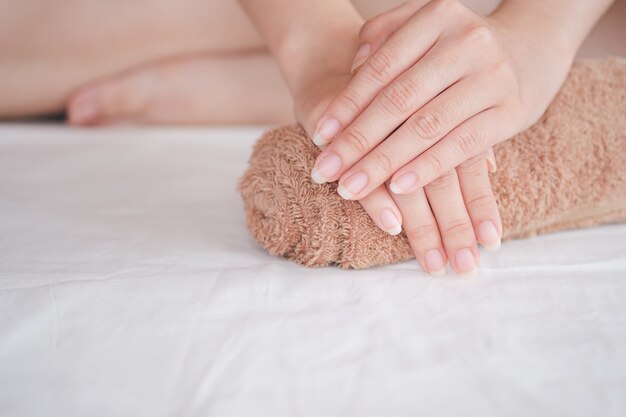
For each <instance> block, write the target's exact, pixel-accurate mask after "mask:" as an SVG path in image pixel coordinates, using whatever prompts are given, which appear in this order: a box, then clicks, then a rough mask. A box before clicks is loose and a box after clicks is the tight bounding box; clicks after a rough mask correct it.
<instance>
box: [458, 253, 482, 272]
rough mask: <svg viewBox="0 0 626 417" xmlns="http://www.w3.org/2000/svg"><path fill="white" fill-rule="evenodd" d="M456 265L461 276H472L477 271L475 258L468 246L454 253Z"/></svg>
mask: <svg viewBox="0 0 626 417" xmlns="http://www.w3.org/2000/svg"><path fill="white" fill-rule="evenodd" d="M456 267H457V269H458V271H459V275H461V276H462V277H463V278H474V277H475V276H476V273H477V272H478V266H477V265H476V258H475V257H474V254H473V253H472V250H471V249H469V248H464V249H461V250H460V251H458V252H457V253H456Z"/></svg>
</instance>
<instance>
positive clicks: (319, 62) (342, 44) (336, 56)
mask: <svg viewBox="0 0 626 417" xmlns="http://www.w3.org/2000/svg"><path fill="white" fill-rule="evenodd" d="M362 25H363V19H362V18H361V17H360V16H358V15H354V16H350V17H349V18H347V19H345V20H343V21H342V22H340V23H337V22H327V23H326V24H325V25H323V27H320V28H318V29H316V30H315V31H299V32H298V33H294V34H290V36H288V37H286V38H285V39H282V40H281V41H280V42H277V44H276V47H275V49H274V51H273V54H274V57H275V59H276V61H277V63H278V66H279V68H280V69H281V71H282V73H283V76H284V78H285V80H286V81H287V84H288V86H289V89H290V90H291V92H292V94H295V93H296V92H297V91H299V90H301V89H302V88H304V87H306V86H307V85H308V84H310V83H311V82H312V81H313V80H315V79H319V78H320V77H324V76H325V75H327V74H340V73H349V72H350V66H351V65H352V60H353V59H354V54H355V53H356V50H357V48H358V42H359V30H360V29H361V26H362Z"/></svg>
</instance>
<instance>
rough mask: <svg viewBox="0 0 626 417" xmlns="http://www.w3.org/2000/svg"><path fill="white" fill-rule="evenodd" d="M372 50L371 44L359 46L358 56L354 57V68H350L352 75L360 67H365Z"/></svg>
mask: <svg viewBox="0 0 626 417" xmlns="http://www.w3.org/2000/svg"><path fill="white" fill-rule="evenodd" d="M371 50H372V47H371V46H370V44H369V43H364V44H363V45H361V46H359V49H358V50H357V51H356V55H355V56H354V61H353V62H352V67H351V68H350V72H351V73H353V72H354V71H355V70H356V69H357V68H358V67H360V66H361V65H363V63H364V62H365V60H366V59H367V57H368V56H369V54H370V51H371Z"/></svg>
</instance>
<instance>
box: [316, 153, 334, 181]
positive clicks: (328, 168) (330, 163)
mask: <svg viewBox="0 0 626 417" xmlns="http://www.w3.org/2000/svg"><path fill="white" fill-rule="evenodd" d="M340 169H341V158H339V155H337V154H335V153H328V154H326V155H323V156H321V157H320V158H319V159H318V163H317V164H316V165H315V166H314V167H313V170H312V171H311V178H312V179H313V181H315V182H316V183H318V184H324V183H325V182H328V181H329V180H331V179H332V178H333V177H334V176H335V175H337V173H338V172H339V170H340Z"/></svg>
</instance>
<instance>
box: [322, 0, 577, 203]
mask: <svg viewBox="0 0 626 417" xmlns="http://www.w3.org/2000/svg"><path fill="white" fill-rule="evenodd" d="M508 3H513V2H508ZM552 3H554V2H552ZM422 4H423V1H417V2H416V1H412V2H407V3H405V4H403V5H401V6H399V7H398V8H396V9H393V10H391V11H389V12H387V13H385V14H382V15H380V16H378V17H376V18H374V19H372V20H370V21H369V22H367V23H366V24H365V25H364V26H363V28H362V30H361V33H360V45H361V46H360V47H359V49H358V52H357V54H356V56H355V60H354V63H353V70H354V71H355V75H354V78H353V79H352V80H351V81H350V83H349V84H348V85H347V86H346V87H345V88H344V89H343V90H342V91H341V92H340V93H339V95H338V96H336V97H335V99H334V100H333V101H332V103H331V104H330V106H329V107H328V108H327V109H326V111H324V112H323V114H321V115H320V118H319V119H318V120H317V121H316V129H315V134H314V142H315V143H316V144H318V145H325V144H328V146H327V148H326V149H325V150H324V152H323V153H322V154H321V155H320V156H319V157H318V159H317V161H316V166H315V169H314V170H313V173H312V176H313V179H314V180H315V179H317V180H319V181H321V182H324V181H336V180H338V181H339V188H338V191H339V193H340V195H341V196H342V197H343V198H345V199H355V200H360V199H363V198H365V197H366V196H368V195H369V194H370V193H371V192H372V191H373V190H376V189H377V187H379V186H380V185H381V184H383V183H385V182H386V181H388V180H390V181H391V182H390V187H389V188H390V189H391V191H392V192H393V193H394V194H397V195H401V194H407V193H413V192H415V191H416V190H418V189H420V188H421V187H424V186H425V185H426V184H428V183H430V182H431V181H433V180H435V179H436V178H439V177H441V175H442V174H444V173H445V172H450V170H451V169H453V168H454V167H456V166H459V164H461V163H463V162H464V161H467V160H468V159H469V158H472V157H474V156H476V155H479V154H481V153H482V152H485V151H486V150H488V149H489V148H490V147H491V146H492V145H494V144H496V143H498V142H501V141H503V140H505V139H507V138H509V137H511V136H513V135H515V134H516V133H518V132H520V131H522V130H523V129H525V128H527V127H529V126H530V125H532V124H533V123H534V122H535V121H536V120H538V118H539V117H540V116H541V114H543V112H544V110H545V109H546V108H547V106H548V104H549V103H550V101H551V100H552V98H553V97H554V95H555V94H556V93H557V91H558V89H559V87H560V86H561V84H562V82H563V80H564V79H565V76H566V74H567V70H568V68H569V66H570V65H571V58H572V57H573V54H572V53H571V50H572V49H574V48H572V47H569V46H568V47H564V46H562V45H561V44H560V43H559V42H557V40H553V39H551V38H550V36H547V38H548V39H542V38H541V37H539V36H538V35H550V33H548V34H546V33H534V32H539V28H538V27H537V26H541V25H540V24H537V25H535V26H533V25H531V24H528V23H529V22H528V20H527V19H526V20H524V19H522V18H517V16H513V15H514V14H520V13H518V10H513V11H514V12H515V13H513V12H512V11H510V10H508V9H505V10H504V11H503V12H499V11H496V12H495V13H494V14H492V15H491V16H489V17H482V16H479V15H477V14H475V13H474V12H472V11H470V10H469V9H468V8H467V7H465V6H464V5H462V4H461V3H460V2H459V1H456V0H434V1H431V2H429V3H427V4H426V5H424V6H422ZM528 8H529V7H527V8H526V9H528ZM509 9H510V8H509ZM520 15H521V16H523V17H524V18H527V16H526V15H524V14H520ZM535 20H536V21H538V22H541V21H542V16H541V15H540V14H537V16H536V18H535ZM533 31H534V32H533ZM552 38H554V39H556V38H557V37H556V36H554V37H552ZM561 49H562V50H563V51H566V52H561ZM328 160H334V161H336V163H334V164H329V163H323V162H322V161H328Z"/></svg>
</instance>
